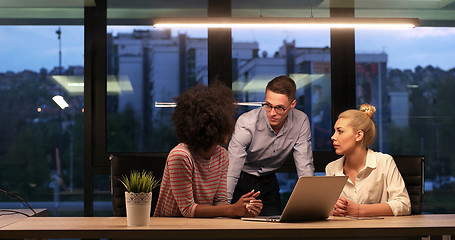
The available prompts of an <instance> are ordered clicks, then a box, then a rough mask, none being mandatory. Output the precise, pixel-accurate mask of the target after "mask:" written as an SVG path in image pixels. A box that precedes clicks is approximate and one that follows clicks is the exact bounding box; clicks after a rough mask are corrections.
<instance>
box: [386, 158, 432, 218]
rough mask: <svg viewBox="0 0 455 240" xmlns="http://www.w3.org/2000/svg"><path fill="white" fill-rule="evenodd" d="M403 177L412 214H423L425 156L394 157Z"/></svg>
mask: <svg viewBox="0 0 455 240" xmlns="http://www.w3.org/2000/svg"><path fill="white" fill-rule="evenodd" d="M392 157H393V159H394V160H395V163H396V164H397V167H398V170H399V171H400V173H401V176H402V177H403V180H404V183H405V184H406V189H407V190H408V194H409V198H410V199H411V214H421V213H422V204H423V195H424V176H425V175H424V160H425V158H424V157H423V156H411V155H407V156H402V155H401V156H400V155H394V156H392Z"/></svg>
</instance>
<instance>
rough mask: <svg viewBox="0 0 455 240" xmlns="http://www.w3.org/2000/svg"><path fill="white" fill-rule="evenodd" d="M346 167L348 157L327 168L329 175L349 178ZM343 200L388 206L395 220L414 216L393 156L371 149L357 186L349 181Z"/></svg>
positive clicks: (358, 176)
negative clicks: (398, 217)
mask: <svg viewBox="0 0 455 240" xmlns="http://www.w3.org/2000/svg"><path fill="white" fill-rule="evenodd" d="M343 165H344V156H343V157H341V158H339V159H337V160H335V161H333V162H331V163H329V164H328V165H327V166H326V168H325V172H326V175H327V176H345V175H344V172H343ZM341 196H342V197H344V198H347V199H349V200H351V201H354V202H356V203H359V204H372V203H384V202H385V203H387V204H389V206H390V208H391V209H392V212H393V214H394V215H395V216H397V215H409V214H411V201H410V200H409V195H408V191H407V190H406V186H405V184H404V181H403V178H402V177H401V174H400V172H399V171H398V168H397V165H396V164H395V161H394V160H393V158H392V156H390V155H388V154H383V153H380V152H374V151H373V150H371V149H369V150H368V153H367V160H366V164H365V167H364V168H363V169H362V170H361V171H360V172H359V173H358V174H357V177H356V179H355V184H354V183H352V181H351V180H350V179H348V181H347V183H346V185H345V186H344V189H343V192H342V193H341Z"/></svg>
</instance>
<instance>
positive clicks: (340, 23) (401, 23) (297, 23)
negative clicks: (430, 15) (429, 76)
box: [152, 17, 420, 28]
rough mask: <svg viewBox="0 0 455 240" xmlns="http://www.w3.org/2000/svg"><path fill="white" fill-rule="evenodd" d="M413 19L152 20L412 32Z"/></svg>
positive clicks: (159, 23) (167, 24)
mask: <svg viewBox="0 0 455 240" xmlns="http://www.w3.org/2000/svg"><path fill="white" fill-rule="evenodd" d="M419 24H420V23H419V19H417V18H292V17H289V18H283V17H280V18H268V17H257V18H244V17H243V18H241V17H239V18H235V17H231V18H225V17H218V18H217V17H206V18H155V19H153V24H152V25H153V27H155V28H414V27H416V26H419Z"/></svg>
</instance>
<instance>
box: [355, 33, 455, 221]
mask: <svg viewBox="0 0 455 240" xmlns="http://www.w3.org/2000/svg"><path fill="white" fill-rule="evenodd" d="M454 37H455V29H453V28H429V27H420V28H415V29H410V30H394V31H374V32H373V31H367V30H363V31H360V30H357V31H356V89H357V104H358V105H359V104H361V103H365V102H368V103H371V104H373V105H374V106H375V107H376V109H377V112H376V114H375V116H374V121H375V123H376V128H377V138H376V142H375V144H374V146H373V148H374V149H375V150H377V151H381V152H385V153H389V154H397V155H423V156H424V157H425V201H424V205H423V211H424V212H432V213H449V212H454V211H455V208H454V207H453V204H452V203H453V201H454V198H453V197H451V196H454V192H455V178H454V176H455V169H454V166H453V162H455V158H454V157H453V154H452V148H453V137H454V136H455V130H453V129H455V125H454V123H455V109H454V107H453V103H454V102H455V98H454V95H453V92H454V91H455V85H454V83H455V75H454V69H455V65H454V63H453V59H452V56H453V55H454V54H455V44H454V43H453V39H454Z"/></svg>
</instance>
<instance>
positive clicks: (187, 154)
mask: <svg viewBox="0 0 455 240" xmlns="http://www.w3.org/2000/svg"><path fill="white" fill-rule="evenodd" d="M228 166H229V158H228V154H227V150H226V149H225V148H223V147H221V146H217V148H216V151H215V153H214V154H213V155H212V156H211V157H210V160H207V159H204V158H202V157H201V156H199V155H198V154H196V153H194V152H192V151H191V150H190V149H189V148H188V146H187V145H186V144H184V143H180V144H178V145H177V146H176V147H174V149H172V150H171V152H170V153H169V155H168V157H167V161H166V166H165V168H164V174H163V179H162V180H161V188H160V196H159V198H158V203H157V205H156V208H155V213H154V216H155V217H171V216H184V217H194V213H195V210H196V207H197V206H198V204H202V205H210V206H216V205H225V204H228V201H227V193H226V192H227V190H226V175H227V169H228Z"/></svg>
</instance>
